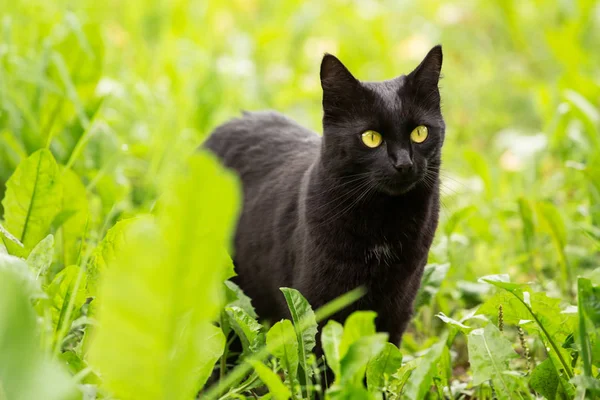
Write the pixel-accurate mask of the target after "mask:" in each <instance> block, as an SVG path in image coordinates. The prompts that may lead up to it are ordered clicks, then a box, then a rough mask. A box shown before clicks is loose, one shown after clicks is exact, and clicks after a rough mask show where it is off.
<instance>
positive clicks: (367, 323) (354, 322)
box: [340, 311, 377, 358]
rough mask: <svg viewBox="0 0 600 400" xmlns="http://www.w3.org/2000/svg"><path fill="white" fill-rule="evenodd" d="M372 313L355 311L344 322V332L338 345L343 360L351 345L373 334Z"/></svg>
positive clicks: (373, 317) (373, 314)
mask: <svg viewBox="0 0 600 400" xmlns="http://www.w3.org/2000/svg"><path fill="white" fill-rule="evenodd" d="M376 316H377V314H376V313H375V312H373V311H355V312H353V313H352V314H350V316H349V317H348V318H347V319H346V322H344V332H343V334H342V342H341V343H340V356H341V357H342V358H344V356H345V355H346V352H347V351H348V349H349V348H350V346H351V345H352V343H354V342H356V341H357V340H358V339H360V338H361V337H363V336H371V335H373V334H375V317H376Z"/></svg>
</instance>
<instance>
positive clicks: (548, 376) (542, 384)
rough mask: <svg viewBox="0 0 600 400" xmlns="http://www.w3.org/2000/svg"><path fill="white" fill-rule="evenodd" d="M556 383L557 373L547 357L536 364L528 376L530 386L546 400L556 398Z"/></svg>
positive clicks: (557, 381) (557, 382) (557, 380)
mask: <svg viewBox="0 0 600 400" xmlns="http://www.w3.org/2000/svg"><path fill="white" fill-rule="evenodd" d="M558 384H559V378H558V374H557V373H556V370H555V369H554V365H552V360H550V359H549V358H546V359H545V360H544V361H542V362H541V363H540V364H538V365H537V366H536V367H535V368H534V370H533V372H532V373H531V377H530V378H529V385H530V386H531V388H532V389H533V390H535V391H536V392H538V393H539V394H541V395H542V396H544V397H545V398H546V399H548V400H554V399H556V394H557V392H558Z"/></svg>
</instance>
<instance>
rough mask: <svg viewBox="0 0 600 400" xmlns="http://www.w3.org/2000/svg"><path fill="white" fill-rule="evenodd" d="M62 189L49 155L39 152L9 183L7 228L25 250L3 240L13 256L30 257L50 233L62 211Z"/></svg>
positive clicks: (6, 207)
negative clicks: (33, 250) (55, 218)
mask: <svg viewBox="0 0 600 400" xmlns="http://www.w3.org/2000/svg"><path fill="white" fill-rule="evenodd" d="M61 197H62V186H61V182H60V174H59V172H58V166H57V165H56V161H54V157H52V154H51V153H50V151H48V150H46V149H42V150H38V151H36V152H35V153H33V154H32V155H31V156H30V157H29V158H27V159H25V160H23V161H22V162H21V164H19V166H18V167H17V169H16V170H15V172H14V174H13V175H12V176H11V177H10V179H9V180H8V182H7V183H6V195H5V197H4V200H2V205H3V206H4V220H5V224H4V227H5V228H6V229H7V230H8V231H9V232H10V233H12V234H13V235H14V236H15V237H16V238H17V239H18V240H19V241H20V242H21V243H23V245H24V247H20V246H18V245H16V244H15V243H14V242H12V241H10V240H4V244H5V245H6V248H7V249H8V251H9V252H10V253H11V254H14V255H17V256H21V257H27V256H28V255H29V253H30V252H31V250H32V249H33V248H34V247H35V245H37V244H38V243H39V242H40V241H41V240H42V239H43V238H45V237H46V235H48V233H50V226H51V225H52V221H53V220H54V217H55V216H56V214H58V212H59V211H60V208H61V204H62V203H61Z"/></svg>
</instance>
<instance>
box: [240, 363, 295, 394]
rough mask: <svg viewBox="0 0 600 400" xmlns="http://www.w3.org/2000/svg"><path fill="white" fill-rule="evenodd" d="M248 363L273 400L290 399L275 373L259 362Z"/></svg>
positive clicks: (288, 391)
mask: <svg viewBox="0 0 600 400" xmlns="http://www.w3.org/2000/svg"><path fill="white" fill-rule="evenodd" d="M248 362H249V363H250V364H252V366H253V367H254V370H255V371H256V373H257V374H258V377H259V378H260V380H261V381H263V383H264V384H265V385H267V388H269V392H270V393H271V394H272V395H273V398H275V399H277V400H287V399H289V398H290V390H289V389H288V388H287V387H286V386H285V385H284V384H283V382H281V379H279V376H277V374H276V373H275V372H273V371H271V370H270V369H269V368H267V366H266V365H265V364H263V363H262V362H260V361H256V360H252V359H249V360H248Z"/></svg>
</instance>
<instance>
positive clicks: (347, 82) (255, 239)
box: [204, 46, 445, 344]
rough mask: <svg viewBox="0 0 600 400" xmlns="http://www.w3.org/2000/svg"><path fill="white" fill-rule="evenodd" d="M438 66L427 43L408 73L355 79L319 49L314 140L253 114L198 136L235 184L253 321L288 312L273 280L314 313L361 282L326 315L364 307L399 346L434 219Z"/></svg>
mask: <svg viewBox="0 0 600 400" xmlns="http://www.w3.org/2000/svg"><path fill="white" fill-rule="evenodd" d="M441 67H442V48H441V47H440V46H436V47H434V48H433V49H431V50H430V51H429V53H428V54H427V56H426V57H425V59H424V60H423V61H422V62H421V64H420V65H419V66H418V67H417V68H416V69H415V70H414V71H413V72H411V73H410V74H408V75H402V76H400V77H398V78H395V79H392V80H388V81H383V82H361V81H358V80H357V79H355V78H354V76H352V74H351V73H350V72H349V71H348V70H347V69H346V67H345V66H344V65H343V64H342V63H341V62H340V61H339V60H338V59H337V58H336V57H334V56H332V55H330V54H326V55H325V56H324V57H323V61H322V63H321V85H322V87H323V111H324V116H323V137H320V136H318V135H317V134H315V133H314V132H312V131H310V130H308V129H306V128H304V127H302V126H300V125H298V124H296V123H295V122H294V121H292V120H290V119H288V118H286V117H284V116H283V115H280V114H278V113H275V112H253V113H245V114H244V116H243V117H241V118H239V119H234V120H232V121H230V122H227V123H225V124H223V125H221V126H219V127H218V128H217V129H216V130H215V131H214V132H213V133H212V135H211V136H210V137H209V138H208V140H207V141H206V142H205V144H204V146H205V147H206V148H208V149H210V150H211V151H212V152H214V153H215V154H216V155H217V156H218V157H219V158H220V159H221V160H222V162H223V163H224V165H225V166H227V167H229V168H231V169H233V170H234V171H235V172H236V173H237V174H238V175H239V176H240V178H241V182H242V184H243V191H244V203H243V211H242V214H241V217H240V219H239V222H238V226H237V231H236V235H235V254H234V263H235V267H236V271H237V273H238V276H237V278H236V280H237V283H238V284H239V285H240V286H241V287H242V289H243V290H244V291H245V292H246V294H248V295H249V296H250V297H251V298H252V300H253V304H254V306H255V307H256V310H257V312H258V314H259V315H260V316H261V317H262V318H264V319H270V320H278V319H280V318H283V317H286V316H288V315H289V314H288V311H287V307H286V305H285V301H284V298H283V295H282V294H281V292H280V291H279V288H280V287H283V286H287V287H293V288H296V289H298V290H299V291H300V292H301V293H302V294H303V295H304V296H305V297H306V298H307V299H308V301H309V302H310V303H311V305H312V306H313V308H315V309H316V308H318V307H320V306H322V305H323V304H325V303H326V302H328V301H330V300H332V299H334V298H336V297H338V296H340V295H342V294H343V293H345V292H347V291H349V290H351V289H354V288H356V287H358V286H363V287H364V288H366V290H367V294H366V295H365V296H364V297H363V298H362V299H361V300H360V301H358V302H357V303H355V304H353V305H352V306H351V307H349V309H346V310H344V311H342V312H340V313H339V314H338V315H336V316H335V317H334V318H335V319H337V320H340V321H342V322H343V319H345V318H346V317H347V316H348V315H349V313H351V312H352V311H354V310H357V309H368V310H374V311H376V312H377V314H378V317H377V320H376V323H377V329H378V330H380V331H385V332H389V334H390V341H391V342H393V343H396V344H399V342H400V339H401V337H402V334H403V332H404V330H405V329H406V325H407V323H408V322H409V320H410V318H411V314H412V310H413V301H414V298H415V295H416V293H417V290H418V288H419V286H420V282H421V276H422V273H423V267H424V266H425V263H426V260H427V254H428V251H429V247H430V246H431V242H432V240H433V236H434V232H435V230H436V227H437V224H438V213H439V169H440V164H441V160H440V158H441V148H442V144H443V142H444V131H445V125H444V120H443V118H442V114H441V110H440V94H439V90H438V81H439V77H440V70H441ZM217 206H218V205H217Z"/></svg>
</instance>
